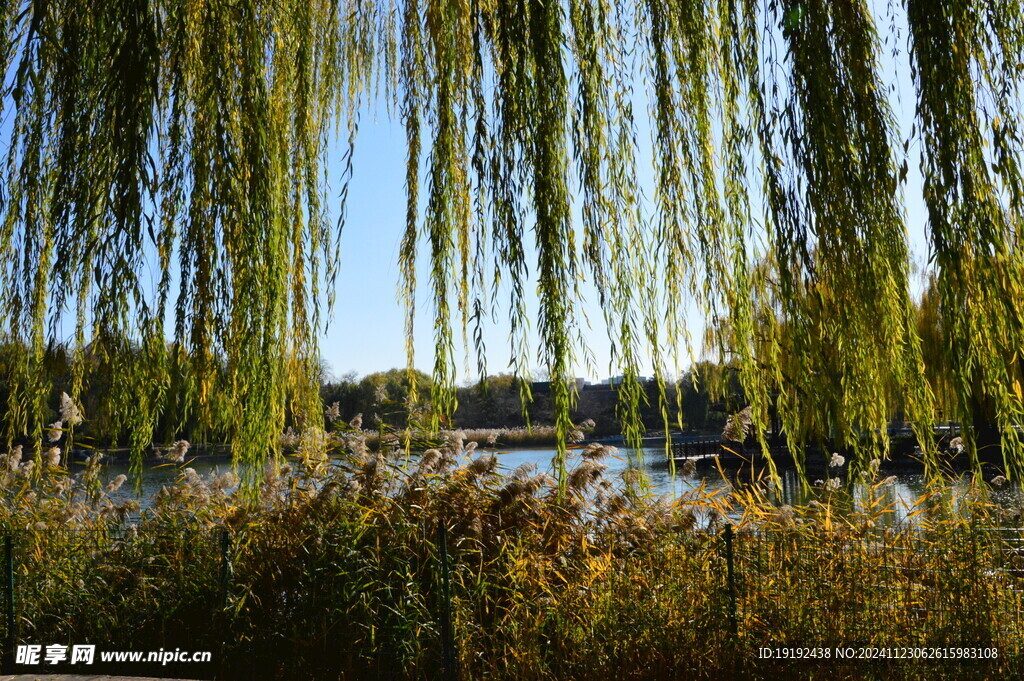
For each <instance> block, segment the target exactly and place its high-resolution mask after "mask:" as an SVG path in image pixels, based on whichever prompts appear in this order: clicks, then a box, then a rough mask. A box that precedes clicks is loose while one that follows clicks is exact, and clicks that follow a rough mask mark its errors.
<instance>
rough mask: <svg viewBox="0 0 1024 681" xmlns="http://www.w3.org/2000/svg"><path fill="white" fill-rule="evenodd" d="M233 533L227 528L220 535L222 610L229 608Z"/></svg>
mask: <svg viewBox="0 0 1024 681" xmlns="http://www.w3.org/2000/svg"><path fill="white" fill-rule="evenodd" d="M230 552H231V533H230V532H228V529H227V528H226V527H225V528H224V529H222V530H221V535H220V609H221V610H226V609H227V607H228V579H229V577H230V575H231V557H230Z"/></svg>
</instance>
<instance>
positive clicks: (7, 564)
mask: <svg viewBox="0 0 1024 681" xmlns="http://www.w3.org/2000/svg"><path fill="white" fill-rule="evenodd" d="M4 577H5V579H4V583H5V584H6V586H7V641H6V646H5V647H6V648H7V650H6V651H5V654H4V664H3V668H4V673H5V674H13V673H14V654H15V650H14V646H15V643H16V642H17V637H16V636H15V632H14V538H13V537H12V536H11V535H9V534H8V535H5V536H4Z"/></svg>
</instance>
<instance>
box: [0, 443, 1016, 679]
mask: <svg viewBox="0 0 1024 681" xmlns="http://www.w3.org/2000/svg"><path fill="white" fill-rule="evenodd" d="M300 439H301V444H300V445H299V446H298V447H297V449H296V453H295V454H294V455H293V456H291V457H289V458H288V459H287V460H286V461H278V462H276V463H273V464H271V465H270V466H268V468H267V470H266V471H265V475H264V477H263V481H262V483H261V484H260V485H259V487H258V488H257V489H256V490H255V491H249V492H246V491H244V490H241V491H240V490H239V488H238V486H237V483H238V481H237V478H236V477H235V476H234V475H233V474H231V473H222V474H219V475H213V474H211V475H210V476H207V477H202V476H200V475H198V474H197V473H196V472H195V471H194V470H193V469H192V468H190V466H189V461H188V460H187V458H186V459H185V460H184V461H182V462H174V461H172V462H169V463H168V464H164V465H176V466H179V469H180V479H179V480H178V482H176V483H175V484H173V485H169V486H167V487H166V488H165V489H164V490H163V491H161V492H160V493H159V494H157V495H156V496H155V497H154V498H153V499H152V503H151V504H150V505H149V506H147V507H146V508H144V509H143V508H141V507H140V505H139V503H138V501H136V500H134V499H130V498H129V499H125V498H124V497H123V491H124V489H125V488H121V489H118V485H123V484H130V481H128V482H126V481H123V480H120V481H119V480H114V481H109V482H108V481H106V480H105V479H104V478H103V474H102V468H101V460H100V459H99V458H97V457H94V458H92V459H90V460H89V461H88V463H87V464H86V465H85V467H84V469H83V470H81V471H80V472H77V473H75V474H71V473H70V472H69V471H68V470H67V468H66V467H65V466H63V465H61V463H60V462H59V461H54V460H53V457H50V458H49V459H47V458H46V457H42V458H41V459H40V460H39V463H38V464H37V463H35V462H33V463H32V464H31V465H30V464H29V463H27V462H24V461H22V460H21V456H20V452H18V451H16V450H12V451H11V452H9V454H8V455H7V457H6V458H5V459H4V460H3V461H2V463H3V466H0V470H2V471H3V477H2V479H0V483H2V486H0V494H2V497H3V504H2V506H0V533H2V534H4V535H8V536H11V537H12V540H13V549H14V551H13V556H12V557H13V564H14V581H15V614H16V618H15V623H14V627H15V631H14V632H13V634H14V636H15V638H16V639H17V640H18V641H19V642H25V643H39V644H50V643H64V644H75V643H84V642H88V643H94V644H96V645H97V646H98V648H99V649H101V650H102V649H108V650H124V649H133V650H144V651H146V650H158V649H160V648H163V649H166V650H171V649H174V648H181V649H182V650H209V651H211V652H212V653H213V656H214V661H213V662H212V663H211V664H210V665H206V666H204V665H180V666H178V667H176V668H174V666H173V665H169V666H167V667H159V668H154V669H146V668H144V665H137V666H132V668H131V669H130V670H126V669H125V668H124V667H121V668H119V669H118V668H115V669H108V670H105V671H119V672H122V673H125V672H126V671H130V672H131V673H133V674H141V673H154V674H177V675H187V676H190V677H197V676H204V677H215V678H225V679H277V678H295V679H428V678H437V677H438V676H439V675H440V673H441V670H442V668H443V661H444V655H443V648H442V641H443V640H444V636H443V631H442V629H443V622H444V617H443V614H444V613H445V612H446V611H447V612H449V613H450V621H451V627H452V632H453V638H452V641H453V645H452V648H453V650H454V655H455V660H456V663H457V673H458V678H461V679H476V678H491V679H537V680H541V679H544V680H547V679H601V680H605V679H680V678H706V679H717V678H723V679H728V678H752V679H759V678H765V679H767V678H816V677H820V676H822V675H824V674H826V673H827V674H828V676H829V677H831V678H850V679H861V678H879V672H878V669H884V676H885V678H905V679H917V678H921V679H923V678H942V677H945V678H965V677H970V676H972V675H973V676H974V677H975V678H987V677H992V676H994V675H997V674H1001V675H1009V676H1010V677H1012V675H1014V674H1018V673H1020V671H1021V666H1022V665H1021V656H1020V652H1019V650H1020V645H1021V642H1022V640H1024V618H1022V613H1024V596H1022V593H1024V590H1022V587H1024V579H1022V578H1021V570H1024V552H1022V551H1021V550H1020V547H1021V546H1024V533H1021V532H1019V531H1018V530H1016V529H1014V527H1013V525H1014V524H1015V522H1016V519H1017V518H1018V517H1019V516H1015V515H1014V514H1015V513H1017V512H1018V511H1019V509H1015V508H1008V507H1007V506H1005V505H1000V504H999V503H997V502H996V501H994V500H993V498H992V496H991V495H990V494H989V492H988V490H987V488H985V487H984V486H980V485H979V486H977V487H975V488H972V489H971V490H970V491H969V492H968V493H965V494H962V495H960V496H957V497H955V498H951V496H950V492H949V489H950V488H948V487H946V488H942V487H936V488H935V489H934V491H932V492H930V493H928V494H926V495H925V497H924V499H923V500H922V501H921V502H920V504H919V505H918V506H917V507H915V508H912V509H909V510H908V515H910V516H912V517H911V519H910V521H909V523H912V524H898V525H894V524H893V523H891V522H889V521H887V520H886V518H887V516H890V515H892V514H893V513H894V511H895V510H896V508H895V507H894V502H893V501H892V500H891V495H887V494H886V489H887V486H888V485H890V484H891V483H890V482H889V481H888V480H885V479H882V478H881V476H880V475H877V471H875V472H872V471H870V470H869V471H866V472H865V473H863V474H861V478H860V481H861V484H860V485H859V486H857V487H856V488H855V489H857V490H858V492H857V494H856V495H851V494H850V493H849V492H847V491H846V490H847V489H854V488H853V487H852V486H851V484H850V482H849V480H848V481H847V483H845V484H844V485H842V486H838V487H839V489H835V488H836V487H837V486H836V485H822V487H821V488H819V489H818V491H817V493H816V497H815V498H814V499H813V500H812V501H811V503H809V504H808V505H806V506H802V507H789V506H781V507H780V506H779V505H778V504H777V503H775V502H774V501H773V499H774V494H773V490H772V489H771V485H770V484H769V483H767V482H757V481H755V482H753V483H751V484H747V485H745V486H743V487H742V488H731V489H714V490H712V489H710V488H707V487H698V488H696V489H694V490H693V491H691V492H689V493H686V494H683V495H679V496H677V497H671V496H662V497H658V498H655V497H654V496H653V495H651V494H650V493H649V492H648V491H647V489H646V488H645V486H644V484H643V476H642V475H640V474H638V472H637V471H635V470H627V471H626V472H625V473H624V474H623V475H622V476H621V478H622V479H614V478H612V477H611V476H610V475H609V474H608V471H607V468H606V467H605V464H604V463H603V460H604V459H605V457H607V456H608V455H609V454H610V453H611V452H610V448H608V447H605V446H603V445H600V444H592V445H588V446H587V447H584V448H580V449H577V450H573V451H572V453H571V456H572V461H571V463H572V466H571V468H570V472H569V474H568V476H567V481H566V486H565V487H564V488H562V489H560V488H559V485H558V484H557V483H556V482H555V481H554V480H553V479H551V478H550V477H549V476H548V475H546V474H545V473H542V472H538V471H537V470H536V468H535V467H534V466H532V465H529V464H526V465H523V466H520V467H519V468H517V469H516V470H514V471H511V472H507V473H503V472H502V471H500V470H498V467H497V459H496V457H495V456H494V455H493V454H492V453H491V452H489V451H485V450H486V447H477V446H476V444H475V443H474V442H466V441H465V440H463V439H462V438H461V437H459V436H458V435H457V434H454V433H452V434H449V436H448V437H447V439H446V440H445V441H444V443H443V444H442V445H441V446H439V447H435V448H431V449H428V450H425V451H422V452H420V453H418V454H416V455H415V456H413V457H412V458H411V459H407V456H406V453H405V452H404V451H403V450H402V449H401V448H400V447H396V448H392V449H390V450H382V451H380V452H371V451H370V450H369V449H368V448H367V446H366V442H365V436H364V435H363V434H362V433H361V432H360V431H358V430H355V429H349V431H347V432H345V433H344V434H343V436H341V437H340V438H339V437H336V438H333V439H332V438H330V437H327V436H326V434H324V433H322V432H319V433H318V432H312V433H307V434H304V435H303V436H302V437H301V438H300ZM441 528H444V532H445V535H446V551H444V552H442V551H441V549H440V542H439V538H440V533H441V532H442V529H441ZM726 528H728V533H726V532H725V530H726ZM444 564H447V566H448V574H449V575H450V582H449V583H447V584H446V583H445V581H444V574H445V571H444V570H443V569H442V565H444ZM730 575H731V578H730ZM5 633H6V632H5ZM775 646H814V647H821V648H826V647H827V648H831V649H834V648H835V647H837V646H843V647H846V646H853V647H859V646H877V647H883V648H890V649H897V648H903V647H910V646H919V647H929V648H943V649H946V648H953V647H957V648H959V647H964V646H967V647H971V648H984V649H989V648H995V649H997V650H998V657H996V658H995V659H983V660H979V659H972V660H967V661H964V660H950V659H941V660H924V661H922V660H891V659H886V660H884V661H879V660H874V661H870V662H867V661H864V660H860V661H858V660H852V661H844V662H842V663H839V662H837V661H836V660H835V659H834V658H833V659H802V660H796V661H794V660H786V661H779V660H763V659H759V658H758V654H759V650H760V649H761V648H763V647H775ZM879 665H881V666H879ZM68 669H69V670H70V669H71V668H70V667H69V668H68ZM95 671H104V670H99V669H96V670H95Z"/></svg>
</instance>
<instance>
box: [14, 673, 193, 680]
mask: <svg viewBox="0 0 1024 681" xmlns="http://www.w3.org/2000/svg"><path fill="white" fill-rule="evenodd" d="M0 681H187V679H156V678H153V677H151V676H108V675H106V674H99V675H96V674H16V675H15V676H0Z"/></svg>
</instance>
